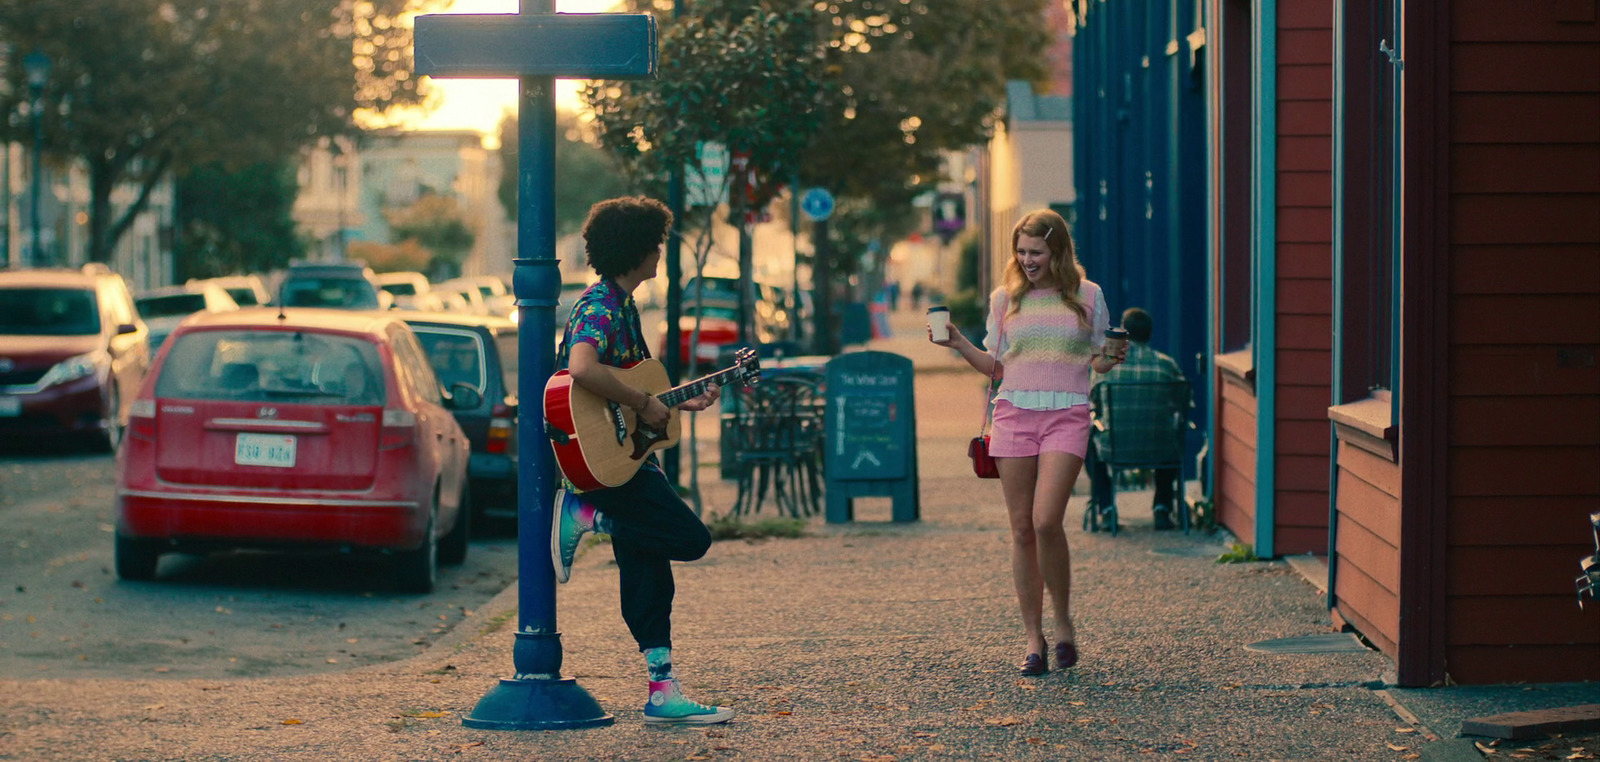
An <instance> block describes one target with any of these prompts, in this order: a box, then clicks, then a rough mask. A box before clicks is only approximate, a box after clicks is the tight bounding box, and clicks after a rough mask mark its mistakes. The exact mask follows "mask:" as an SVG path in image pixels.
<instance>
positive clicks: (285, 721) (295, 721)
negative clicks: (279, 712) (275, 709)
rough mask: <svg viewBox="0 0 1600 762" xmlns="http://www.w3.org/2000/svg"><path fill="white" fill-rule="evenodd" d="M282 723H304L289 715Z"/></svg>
mask: <svg viewBox="0 0 1600 762" xmlns="http://www.w3.org/2000/svg"><path fill="white" fill-rule="evenodd" d="M283 724H285V725H304V724H305V723H304V722H301V721H300V720H297V719H295V718H293V717H290V718H289V719H287V720H284V721H283Z"/></svg>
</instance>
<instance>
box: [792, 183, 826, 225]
mask: <svg viewBox="0 0 1600 762" xmlns="http://www.w3.org/2000/svg"><path fill="white" fill-rule="evenodd" d="M800 211H803V212H805V213H806V215H807V216H809V217H810V218H811V219H813V220H816V221H817V222H821V221H823V220H825V219H828V218H829V217H832V216H833V194H832V193H829V192H828V189H827V188H811V189H809V190H807V191H806V193H805V195H804V196H801V197H800Z"/></svg>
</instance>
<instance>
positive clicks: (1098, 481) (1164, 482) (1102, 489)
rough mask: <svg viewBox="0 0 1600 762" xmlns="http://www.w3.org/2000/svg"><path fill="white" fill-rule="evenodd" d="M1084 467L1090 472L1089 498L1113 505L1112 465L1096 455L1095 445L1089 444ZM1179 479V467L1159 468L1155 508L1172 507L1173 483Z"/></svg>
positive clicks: (1156, 475) (1096, 503) (1156, 478)
mask: <svg viewBox="0 0 1600 762" xmlns="http://www.w3.org/2000/svg"><path fill="white" fill-rule="evenodd" d="M1083 467H1084V469H1085V470H1087V471H1088V472H1089V500H1090V502H1092V503H1094V504H1095V505H1100V506H1105V505H1111V501H1112V499H1113V495H1114V494H1115V490H1113V489H1112V488H1111V487H1112V485H1111V478H1112V476H1111V467H1110V466H1107V465H1106V464H1105V463H1103V462H1101V460H1100V458H1099V456H1097V455H1095V451H1094V445H1093V444H1090V446H1089V457H1088V459H1086V460H1085V461H1084V464H1083ZM1177 480H1178V469H1176V468H1158V469H1156V471H1155V483H1156V498H1155V500H1154V501H1153V502H1152V503H1151V507H1152V508H1154V507H1155V506H1157V505H1164V506H1166V507H1168V508H1172V507H1173V506H1172V485H1173V482H1176V481H1177Z"/></svg>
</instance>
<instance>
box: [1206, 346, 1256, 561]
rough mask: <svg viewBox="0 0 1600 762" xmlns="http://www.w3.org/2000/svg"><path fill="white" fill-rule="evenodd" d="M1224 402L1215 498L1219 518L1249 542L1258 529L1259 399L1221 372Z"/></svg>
mask: <svg viewBox="0 0 1600 762" xmlns="http://www.w3.org/2000/svg"><path fill="white" fill-rule="evenodd" d="M1222 376H1223V377H1222V378H1221V379H1219V383H1218V384H1217V385H1218V386H1219V387H1221V389H1222V405H1221V406H1220V408H1219V409H1218V411H1217V432H1218V439H1219V441H1218V442H1217V483H1216V487H1215V489H1214V490H1213V499H1214V500H1215V501H1216V506H1217V521H1218V522H1219V523H1221V524H1222V525H1223V526H1225V527H1227V528H1228V531H1230V532H1232V533H1233V536H1235V537H1238V538H1240V539H1241V540H1242V541H1245V542H1249V541H1250V538H1252V537H1255V529H1256V398H1255V395H1254V394H1253V393H1251V392H1250V390H1249V389H1246V388H1244V386H1242V385H1241V384H1240V383H1238V382H1235V381H1233V380H1231V377H1229V376H1228V375H1227V374H1226V373H1223V374H1222Z"/></svg>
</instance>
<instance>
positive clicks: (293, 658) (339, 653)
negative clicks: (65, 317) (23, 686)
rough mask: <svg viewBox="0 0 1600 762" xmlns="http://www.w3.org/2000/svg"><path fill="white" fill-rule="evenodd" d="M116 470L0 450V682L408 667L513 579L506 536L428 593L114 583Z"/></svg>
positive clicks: (265, 580)
mask: <svg viewBox="0 0 1600 762" xmlns="http://www.w3.org/2000/svg"><path fill="white" fill-rule="evenodd" d="M114 475H115V474H114V466H113V462H112V459H111V457H110V456H107V455H95V456H89V455H80V454H74V453H72V452H70V451H67V450H65V449H52V450H44V451H36V452H32V453H19V452H17V451H15V450H14V449H13V451H11V452H7V453H4V454H0V526H3V527H4V535H3V536H0V579H3V580H4V581H5V582H4V585H3V587H0V676H4V677H101V676H129V675H140V674H147V675H151V676H170V677H186V678H197V677H208V678H214V677H228V676H240V677H245V676H266V675H293V674H306V673H314V672H326V671H330V670H337V669H345V668H348V667H351V666H359V665H365V664H374V663H381V662H389V661H395V660H397V659H404V658H407V657H410V656H413V655H415V654H417V653H420V652H421V651H423V650H425V649H426V647H427V646H428V645H429V644H430V643H432V642H433V641H435V640H436V639H437V638H438V637H439V636H440V635H442V634H443V633H445V632H447V631H448V630H449V629H450V628H451V627H452V626H454V625H455V624H457V623H459V622H460V621H462V620H463V619H464V618H465V617H466V616H467V615H468V614H469V613H470V612H472V611H473V610H474V609H475V608H477V607H478V606H479V605H481V604H482V603H484V602H485V601H487V600H488V599H490V598H491V597H493V596H494V595H495V594H496V593H498V592H500V591H501V590H503V589H505V587H506V586H507V585H508V584H510V583H511V582H512V581H513V580H515V578H516V571H517V570H516V543H515V539H514V538H512V537H497V538H489V539H482V540H477V541H475V542H474V543H473V546H472V549H471V551H470V552H469V553H468V557H467V562H466V563H465V564H463V565H461V566H459V567H444V568H443V570H442V573H441V576H440V584H439V586H438V589H437V591H436V592H435V593H434V594H432V595H427V596H412V595H399V594H396V593H393V592H391V588H392V586H391V585H390V584H389V582H388V580H387V579H386V575H387V569H386V567H385V566H384V565H383V564H382V563H381V559H376V558H362V557H354V556H347V555H337V554H321V555H313V554H283V553H222V554H213V555H211V556H207V557H203V558H202V557H196V556H178V555H169V556H166V557H163V559H162V563H161V572H160V573H161V577H160V578H159V579H158V580H157V581H155V582H148V583H130V582H123V581H119V580H118V579H117V578H116V574H115V572H113V571H112V553H111V530H112V522H113V516H112V493H113V487H114Z"/></svg>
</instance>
